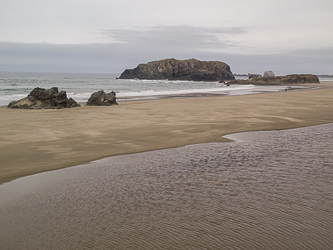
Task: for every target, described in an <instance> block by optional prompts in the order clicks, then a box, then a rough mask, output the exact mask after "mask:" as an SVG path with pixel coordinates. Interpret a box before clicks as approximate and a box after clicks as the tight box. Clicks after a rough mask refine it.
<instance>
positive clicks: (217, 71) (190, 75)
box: [119, 58, 235, 81]
mask: <svg viewBox="0 0 333 250" xmlns="http://www.w3.org/2000/svg"><path fill="white" fill-rule="evenodd" d="M119 79H149V80H159V79H168V80H188V81H220V80H233V79H235V77H234V75H233V73H232V72H231V70H230V66H229V65H228V64H226V63H224V62H219V61H199V60H196V59H188V60H176V59H174V58H171V59H164V60H159V61H153V62H148V63H145V64H139V65H138V66H137V67H136V68H134V69H126V70H125V71H124V72H123V73H122V74H121V75H120V77H119Z"/></svg>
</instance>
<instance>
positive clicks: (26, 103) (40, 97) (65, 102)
mask: <svg viewBox="0 0 333 250" xmlns="http://www.w3.org/2000/svg"><path fill="white" fill-rule="evenodd" d="M80 106H81V105H80V104H78V103H77V102H76V101H75V100H73V99H72V98H67V94H66V91H60V92H59V91H58V88H57V87H53V88H51V89H43V88H39V87H37V88H34V89H33V90H32V91H31V92H30V94H29V95H28V96H27V97H25V98H23V99H21V100H18V101H12V102H10V103H9V104H8V106H7V107H8V108H12V109H63V108H74V107H80Z"/></svg>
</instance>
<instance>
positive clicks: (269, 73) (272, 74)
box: [264, 70, 275, 76]
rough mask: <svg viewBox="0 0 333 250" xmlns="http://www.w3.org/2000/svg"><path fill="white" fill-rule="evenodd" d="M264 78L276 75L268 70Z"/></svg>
mask: <svg viewBox="0 0 333 250" xmlns="http://www.w3.org/2000/svg"><path fill="white" fill-rule="evenodd" d="M264 76H275V74H274V73H273V71H271V70H267V71H265V72H264Z"/></svg>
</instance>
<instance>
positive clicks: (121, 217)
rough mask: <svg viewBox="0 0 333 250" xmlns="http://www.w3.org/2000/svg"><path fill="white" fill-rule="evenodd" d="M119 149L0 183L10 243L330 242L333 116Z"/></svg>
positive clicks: (256, 245)
mask: <svg viewBox="0 0 333 250" xmlns="http://www.w3.org/2000/svg"><path fill="white" fill-rule="evenodd" d="M229 138H232V139H237V141H236V142H231V143H210V144H201V145H192V146H186V147H183V148H176V149H168V150H160V151H154V152H147V153H140V154H133V155H127V156H117V157H110V158H107V159H103V160H100V161H96V162H93V163H91V164H87V165H84V166H78V167H73V168H68V169H63V170H57V171H53V172H49V173H43V174H38V175H35V176H30V177H25V178H22V179H19V180H16V181H13V182H11V183H8V184H5V185H3V186H1V187H0V200H1V202H0V209H1V213H0V221H1V224H0V242H1V245H2V247H4V249H330V248H331V246H332V245H333V237H332V232H333V216H332V214H333V195H332V193H333V185H332V177H333V157H332V156H331V154H332V152H333V124H327V125H321V126H314V127H308V128H301V129H293V130H284V131H270V132H251V133H242V134H236V135H231V136H229Z"/></svg>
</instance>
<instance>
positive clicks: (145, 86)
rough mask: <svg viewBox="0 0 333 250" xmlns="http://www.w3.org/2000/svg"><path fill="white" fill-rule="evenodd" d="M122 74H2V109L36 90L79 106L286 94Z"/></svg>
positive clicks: (266, 88)
mask: <svg viewBox="0 0 333 250" xmlns="http://www.w3.org/2000/svg"><path fill="white" fill-rule="evenodd" d="M119 75H120V74H80V73H23V72H0V106H6V105H8V104H9V102H11V101H15V100H20V99H22V98H24V97H26V96H27V95H28V94H29V93H30V92H31V90H33V89H34V88H36V87H40V88H45V89H49V88H51V87H58V89H59V91H62V90H63V91H66V93H67V96H68V97H71V98H73V99H74V100H76V101H77V102H86V101H87V100H88V99H89V97H90V96H91V94H92V93H94V92H96V91H99V90H104V91H105V92H111V91H114V92H116V95H117V97H118V101H121V100H133V99H152V98H161V97H162V96H164V97H165V96H168V97H170V96H184V95H189V94H190V95H191V94H192V95H201V94H206V95H207V94H209V95H214V94H219V95H244V94H252V93H259V92H263V91H283V90H284V89H285V86H254V85H232V86H226V85H224V84H222V83H219V82H218V81H215V82H197V81H169V80H135V79H129V80H128V79H117V77H119Z"/></svg>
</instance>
